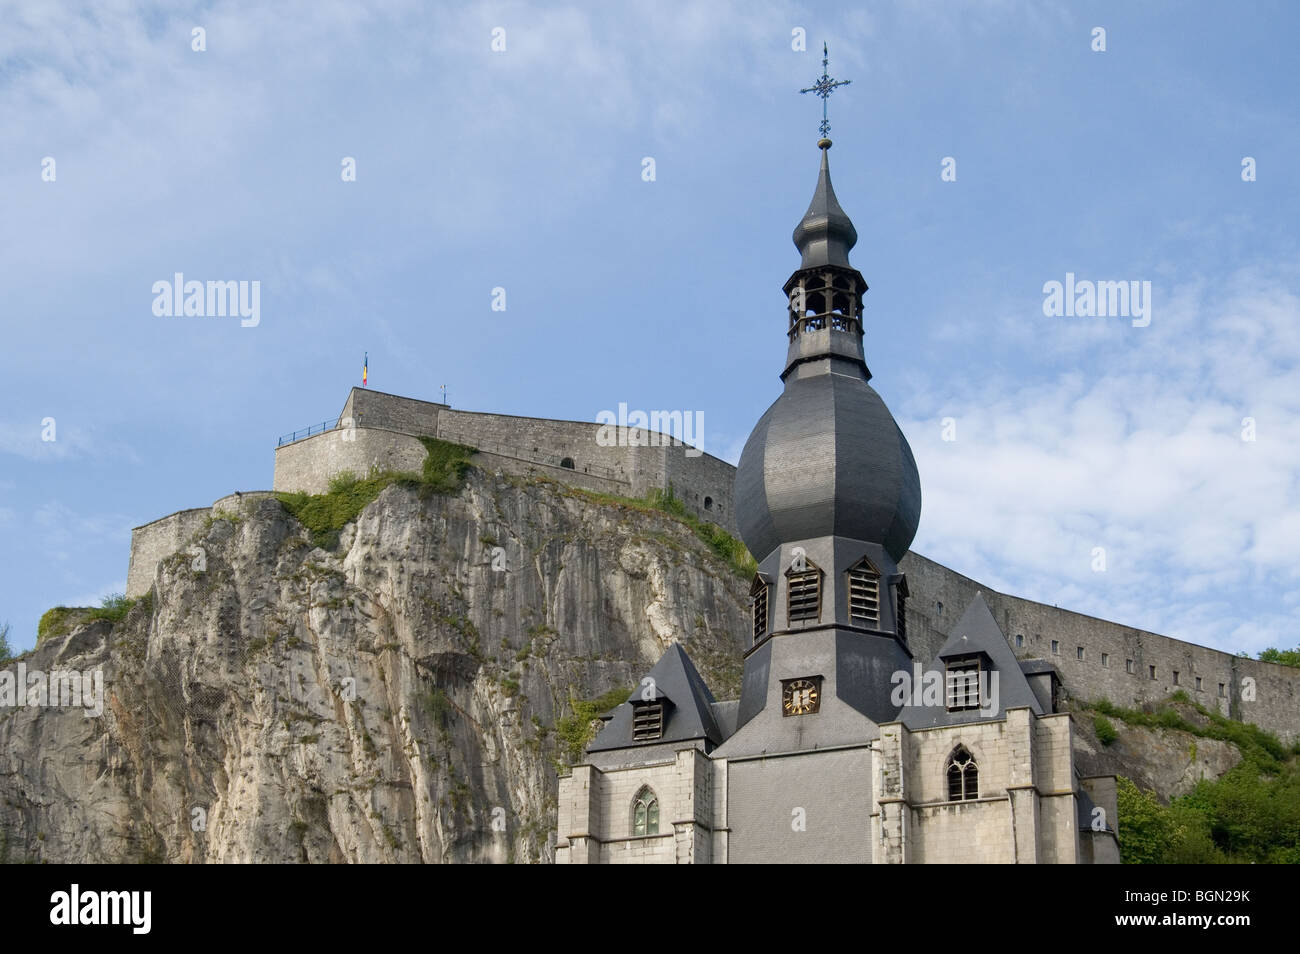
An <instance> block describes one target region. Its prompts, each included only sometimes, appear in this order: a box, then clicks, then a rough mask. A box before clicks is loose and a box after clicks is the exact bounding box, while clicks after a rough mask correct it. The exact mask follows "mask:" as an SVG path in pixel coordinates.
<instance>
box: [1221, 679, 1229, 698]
mask: <svg viewBox="0 0 1300 954" xmlns="http://www.w3.org/2000/svg"><path fill="white" fill-rule="evenodd" d="M1227 689H1228V686H1227V684H1226V683H1222V682H1221V683H1219V698H1220V699H1222V698H1223V697H1224V696H1226V695H1227V694H1228V692H1227Z"/></svg>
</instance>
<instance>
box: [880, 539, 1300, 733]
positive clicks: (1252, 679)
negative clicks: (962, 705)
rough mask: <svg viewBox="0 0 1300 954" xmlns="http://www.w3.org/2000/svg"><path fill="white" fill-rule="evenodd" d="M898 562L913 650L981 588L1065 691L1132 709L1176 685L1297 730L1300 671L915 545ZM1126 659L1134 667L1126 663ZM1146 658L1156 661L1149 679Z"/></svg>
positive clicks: (929, 651) (1270, 724)
mask: <svg viewBox="0 0 1300 954" xmlns="http://www.w3.org/2000/svg"><path fill="white" fill-rule="evenodd" d="M901 568H902V569H903V572H905V573H906V574H907V581H908V587H909V589H910V591H911V594H912V597H911V599H909V600H908V606H907V627H908V630H907V632H908V641H909V643H910V645H911V647H912V652H913V653H914V654H915V655H916V656H918V657H923V658H932V657H933V656H934V654H935V653H936V652H938V651H939V649H940V647H941V646H942V645H943V642H944V641H945V639H946V638H947V634H948V632H949V631H950V629H951V628H952V626H953V625H954V624H955V623H956V622H957V620H958V618H959V617H960V616H961V614H962V612H963V611H964V610H965V609H966V606H967V604H968V603H969V602H970V601H971V600H972V599H974V598H975V594H976V593H978V592H980V591H983V593H984V598H985V600H986V601H987V602H988V604H989V608H990V609H991V610H992V611H993V616H994V618H995V619H996V620H997V622H998V625H999V626H1001V627H1002V631H1003V633H1004V634H1005V635H1006V637H1007V641H1008V642H1009V643H1010V644H1011V646H1012V648H1013V649H1016V644H1015V640H1016V636H1017V635H1020V636H1023V637H1024V645H1023V646H1022V647H1021V648H1019V649H1016V655H1017V656H1019V657H1021V658H1026V657H1035V658H1040V659H1046V660H1048V661H1049V662H1051V663H1052V665H1054V666H1055V667H1056V669H1057V672H1058V673H1059V674H1060V677H1061V681H1062V683H1063V684H1064V689H1065V691H1066V693H1067V694H1068V695H1069V696H1072V697H1074V698H1076V699H1085V700H1092V699H1099V698H1105V699H1108V700H1110V701H1111V702H1113V703H1115V704H1116V705H1120V706H1129V707H1132V706H1141V705H1142V704H1144V703H1154V702H1158V701H1160V700H1161V699H1164V698H1166V697H1168V696H1169V695H1170V694H1171V693H1173V692H1176V691H1178V690H1180V689H1181V690H1183V691H1184V692H1186V693H1187V695H1188V697H1189V698H1190V699H1192V700H1194V701H1195V702H1198V703H1200V704H1201V705H1203V706H1205V708H1207V709H1210V710H1211V711H1214V710H1217V711H1218V712H1220V713H1222V714H1223V715H1225V716H1230V717H1231V718H1235V719H1241V720H1242V721H1245V722H1253V723H1255V724H1256V725H1258V726H1260V727H1261V728H1265V729H1267V730H1269V731H1270V732H1274V733H1276V734H1277V735H1278V737H1279V738H1281V739H1283V740H1284V741H1290V740H1292V739H1295V738H1297V737H1300V670H1297V669H1294V668H1291V667H1287V666H1279V665H1276V664H1275V663H1265V662H1260V661H1259V660H1256V659H1246V658H1242V657H1239V656H1233V655H1231V654H1230V653H1225V652H1221V651H1220V650H1217V649H1210V648H1208V647H1205V646H1196V645H1193V644H1192V643H1187V642H1183V641H1182V640H1178V639H1172V638H1170V637H1168V636H1161V635H1159V634H1157V633H1150V632H1147V631H1145V630H1140V629H1135V628H1133V627H1131V626H1122V625H1120V624H1118V623H1112V622H1109V621H1107V620H1102V619H1096V618H1095V617H1092V616H1085V615H1084V614H1082V613H1074V612H1071V611H1070V610H1064V609H1059V608H1057V607H1055V606H1048V605H1046V604H1044V603H1036V602H1034V601H1032V600H1026V599H1021V598H1020V597H1017V596H1008V595H1005V594H1002V593H998V592H996V591H995V590H991V589H989V588H988V587H984V586H981V585H980V584H979V583H976V582H975V581H974V580H971V579H970V578H968V577H965V576H962V575H961V574H960V573H956V572H954V571H952V570H949V569H948V568H947V567H944V566H941V565H940V564H938V563H935V562H933V561H931V560H927V559H926V558H925V557H922V556H919V555H918V554H915V553H909V554H908V555H907V556H906V557H904V559H903V561H902V564H901ZM1053 640H1056V641H1057V646H1056V651H1055V652H1053V647H1052V641H1053ZM1079 647H1083V658H1082V659H1080V658H1079V653H1078V650H1079ZM1103 653H1104V654H1105V655H1106V656H1107V659H1106V660H1105V662H1106V665H1103V660H1102V654H1103ZM1130 659H1131V660H1133V672H1131V673H1130V672H1128V670H1127V667H1126V661H1127V660H1130ZM1151 666H1155V667H1156V678H1155V679H1152V678H1151V674H1150V673H1151V671H1150V667H1151ZM1175 672H1177V673H1178V682H1177V684H1175V682H1174V673H1175ZM1198 676H1199V677H1200V679H1201V688H1200V689H1199V690H1198V689H1197V688H1196V678H1197V677H1198ZM1220 683H1222V684H1223V695H1220V690H1219V685H1220ZM1252 696H1253V699H1252V698H1251V697H1252Z"/></svg>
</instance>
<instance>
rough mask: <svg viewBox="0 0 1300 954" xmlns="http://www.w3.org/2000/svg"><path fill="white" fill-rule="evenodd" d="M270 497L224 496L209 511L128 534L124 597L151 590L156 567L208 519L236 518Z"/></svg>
mask: <svg viewBox="0 0 1300 954" xmlns="http://www.w3.org/2000/svg"><path fill="white" fill-rule="evenodd" d="M269 496H271V492H270V491H269V490H257V491H249V492H245V493H233V494H227V495H226V496H225V497H222V498H221V499H220V500H218V501H217V502H216V503H214V504H213V505H212V506H211V507H197V508H195V509H193V510H181V511H178V512H177V513H172V514H168V515H167V516H165V517H159V518H158V519H157V520H154V521H152V522H150V523H146V524H144V525H143V526H139V527H136V528H134V529H133V530H132V531H131V557H130V562H129V563H128V565H127V571H126V596H127V598H128V599H139V598H140V597H141V596H144V595H145V594H146V593H148V592H149V590H150V589H151V588H152V587H153V577H154V572H155V571H156V570H157V569H158V564H159V563H161V562H162V561H163V560H165V559H167V557H169V556H171V555H172V554H173V553H175V552H176V551H178V550H183V549H185V547H186V546H188V545H189V543H190V540H191V539H192V538H193V537H194V535H195V534H196V533H198V532H199V531H201V530H202V529H203V528H204V526H205V525H206V524H207V522H208V518H210V517H213V516H217V515H218V514H220V513H231V514H238V513H239V512H240V511H241V510H243V508H245V507H247V506H249V505H250V504H252V503H254V502H256V501H258V500H262V499H264V498H266V497H269Z"/></svg>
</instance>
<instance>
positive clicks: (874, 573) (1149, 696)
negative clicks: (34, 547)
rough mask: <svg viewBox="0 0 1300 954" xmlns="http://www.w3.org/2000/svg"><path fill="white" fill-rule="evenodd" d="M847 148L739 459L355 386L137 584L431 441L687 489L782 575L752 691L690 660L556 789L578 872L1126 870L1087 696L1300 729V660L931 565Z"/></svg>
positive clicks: (152, 563)
mask: <svg viewBox="0 0 1300 954" xmlns="http://www.w3.org/2000/svg"><path fill="white" fill-rule="evenodd" d="M831 145H832V144H831V141H830V140H829V139H827V138H822V139H821V140H820V141H819V143H818V147H819V150H820V169H819V171H818V176H817V181H816V187H815V191H814V195H813V198H812V202H811V204H810V205H809V207H808V210H807V212H806V213H805V215H804V216H803V218H802V219H801V220H800V222H799V223H798V225H797V226H796V228H795V231H794V235H793V239H794V244H795V246H796V248H797V249H798V251H799V253H800V262H799V265H798V267H797V268H796V269H795V271H794V272H793V274H791V276H790V277H789V279H788V280H787V281H786V283H785V285H784V286H783V291H784V293H785V296H786V301H787V308H786V327H785V331H784V335H785V344H786V356H785V360H784V364H783V365H782V368H783V370H781V379H782V381H783V382H784V391H783V393H782V395H781V396H780V397H779V398H778V399H777V401H776V402H775V403H774V404H773V405H772V406H771V408H769V410H768V411H767V412H766V413H765V414H764V415H763V417H762V418H761V419H760V420H759V421H758V423H757V424H756V425H755V427H754V430H753V432H752V434H751V436H750V439H749V441H748V443H747V444H746V446H745V449H744V451H743V453H742V455H741V458H740V462H739V465H738V466H737V467H732V466H731V465H730V464H728V463H726V462H725V461H722V460H719V459H718V458H715V457H713V456H711V455H709V454H706V453H704V452H702V451H701V450H699V449H698V448H696V447H693V446H691V445H689V444H683V443H682V442H681V441H680V440H677V439H675V438H674V437H673V436H672V435H665V434H662V433H660V432H659V431H657V430H654V429H652V428H651V424H652V421H651V419H650V417H649V416H644V420H642V419H641V418H637V417H635V416H634V415H629V414H627V413H626V409H625V408H624V409H621V410H620V415H619V417H618V418H617V419H615V420H602V421H597V422H577V421H560V420H547V419H541V418H529V417H516V416H511V415H503V414H488V413H478V412H472V411H463V410H458V409H453V408H452V407H450V406H449V405H447V404H445V403H435V402H428V401H421V400H416V399H413V398H407V397H401V396H397V395H391V394H384V393H380V392H375V391H371V390H368V389H364V388H354V389H352V391H351V392H350V393H349V395H348V396H347V399H346V401H345V402H344V405H343V407H342V408H341V410H340V412H339V415H338V417H337V418H336V419H334V420H331V421H326V422H322V424H320V425H317V426H314V427H311V428H308V429H306V430H305V431H304V432H295V433H293V434H290V435H287V436H286V437H284V438H281V440H280V441H279V443H278V445H277V447H276V450H275V470H274V478H273V482H272V489H271V490H270V491H256V492H247V493H237V494H233V495H230V496H228V497H225V498H222V499H221V500H218V501H216V502H215V504H214V505H213V506H212V507H204V508H197V509H194V510H186V511H181V512H179V513H175V514H171V515H169V516H167V517H163V518H161V519H159V520H156V521H154V522H152V523H149V524H146V525H144V526H141V527H137V528H135V530H134V531H133V533H132V544H131V557H130V566H129V571H128V583H127V596H129V597H138V596H142V595H143V594H145V593H147V592H148V591H149V590H150V588H151V586H152V585H153V582H154V579H155V575H156V573H157V570H158V566H159V563H160V562H161V561H162V560H164V559H166V558H167V557H168V556H170V555H172V554H174V553H176V552H177V551H178V550H182V549H184V548H185V546H186V545H187V542H188V541H189V540H190V539H191V538H192V536H193V535H194V534H195V533H196V532H197V531H198V530H199V529H201V527H202V526H203V524H204V522H205V521H207V520H208V518H209V517H211V516H212V515H213V514H214V513H216V512H220V511H223V510H236V509H238V508H240V507H241V506H243V505H244V504H245V503H246V502H248V501H254V500H258V499H261V498H264V497H266V496H269V495H270V494H272V493H274V492H305V493H323V492H325V491H326V490H327V489H328V488H329V484H330V481H331V479H332V478H333V477H335V476H337V475H340V474H343V473H345V472H351V473H353V474H366V473H370V472H375V471H412V470H418V469H419V468H420V466H421V462H422V461H423V459H424V457H425V454H426V448H425V446H424V444H423V443H422V441H421V438H429V437H433V438H438V439H441V440H445V441H452V442H456V443H460V444H465V445H469V446H471V447H473V448H475V449H476V454H475V458H474V460H475V463H476V464H477V465H478V466H480V467H482V468H484V469H486V470H492V471H500V472H502V473H506V474H515V475H523V476H533V477H536V476H542V477H547V478H550V479H553V480H555V481H558V482H560V483H565V484H570V485H574V486H578V487H583V488H586V489H590V490H595V491H599V492H603V493H609V494H614V495H618V496H623V497H645V496H647V495H649V494H650V493H652V492H654V491H671V492H672V493H673V494H674V495H675V496H676V497H677V498H678V499H679V500H681V501H682V502H683V504H684V505H685V507H686V508H687V510H688V512H689V513H691V514H693V515H695V516H696V517H698V518H699V519H701V520H706V521H711V522H713V523H715V524H717V525H718V526H720V527H722V528H724V529H726V530H728V531H729V532H731V533H733V534H737V535H739V536H740V538H741V539H743V541H744V542H745V544H746V546H747V547H748V549H749V552H750V553H751V554H752V555H753V556H754V558H755V559H756V560H757V561H758V570H757V573H756V574H755V575H754V578H753V580H752V584H751V587H750V598H751V605H752V619H751V623H752V627H751V630H750V631H749V632H747V633H746V641H747V642H748V645H749V648H748V649H747V650H746V651H745V652H744V656H743V662H744V673H743V681H742V687H741V691H740V695H739V698H737V699H732V700H721V701H719V700H717V699H715V698H714V696H713V694H712V692H711V690H710V688H709V687H708V685H707V684H706V683H705V680H704V679H703V678H702V677H701V675H700V673H699V671H698V670H697V669H696V667H695V665H694V663H693V662H692V661H691V658H690V656H689V654H688V651H687V649H686V647H685V646H684V645H683V642H682V641H678V642H676V643H674V644H673V645H671V646H670V647H669V649H668V650H667V652H666V653H664V655H663V656H662V658H661V659H660V660H659V661H658V663H657V664H656V665H655V666H654V667H653V668H651V669H650V670H649V671H648V672H647V673H645V674H644V677H643V678H642V679H641V680H640V682H639V685H638V687H637V688H636V689H635V690H634V691H633V692H632V693H631V695H630V696H629V697H628V699H627V700H626V701H624V702H623V703H622V704H620V705H618V706H616V707H615V708H613V709H612V710H610V711H609V712H606V713H604V714H603V715H602V716H601V718H600V720H599V726H598V732H597V733H596V735H595V737H594V739H593V740H592V741H591V742H590V744H589V745H588V746H587V748H586V751H585V754H584V757H583V759H582V760H581V762H580V764H578V765H576V766H575V767H573V769H572V771H571V772H570V773H569V774H568V775H565V776H562V777H561V778H560V779H559V804H558V830H557V832H556V842H555V844H556V860H557V862H559V863H613V862H641V863H645V862H662V863H723V864H725V863H753V862H783V863H799V862H803V863H830V862H842V863H964V862H1000V863H1065V864H1089V863H1116V862H1118V861H1119V848H1118V842H1117V839H1116V833H1115V821H1116V819H1117V808H1116V785H1115V779H1114V777H1113V776H1087V775H1085V774H1083V772H1082V771H1081V770H1080V767H1079V765H1078V764H1077V762H1076V757H1075V756H1076V749H1075V744H1074V732H1075V730H1074V726H1073V723H1072V719H1073V717H1072V715H1071V714H1070V712H1069V711H1068V708H1067V706H1066V702H1067V700H1069V699H1070V698H1075V699H1082V700H1096V699H1107V700H1110V701H1111V702H1113V703H1116V704H1119V705H1123V706H1141V705H1143V704H1147V703H1154V702H1157V701H1160V700H1163V699H1165V698H1167V697H1168V696H1169V695H1170V694H1172V693H1174V692H1176V691H1183V692H1185V693H1186V694H1187V695H1188V696H1189V697H1190V698H1191V699H1193V700H1194V701H1195V702H1197V703H1200V704H1201V705H1203V706H1205V707H1206V708H1209V709H1213V710H1217V711H1218V712H1220V713H1222V714H1223V715H1225V716H1227V717H1229V718H1233V719H1238V720H1242V721H1249V722H1253V723H1255V724H1257V725H1259V726H1261V727H1262V728H1265V729H1268V730H1270V731H1272V732H1275V733H1276V734H1277V735H1279V736H1280V737H1281V738H1283V739H1286V740H1290V739H1294V738H1295V737H1297V735H1300V707H1297V705H1296V702H1297V700H1296V690H1297V684H1300V672H1298V671H1296V670H1294V669H1288V668H1286V667H1282V666H1277V665H1274V664H1271V663H1264V662H1259V661H1256V660H1252V659H1248V658H1244V657H1236V656H1232V655H1230V654H1227V653H1223V652H1220V651H1217V650H1213V649H1209V648H1206V647H1202V646H1197V645H1193V644H1190V643H1186V642H1182V641H1179V640H1176V639H1171V638H1169V637H1165V636H1161V635H1158V634H1155V633H1149V632H1144V631H1141V630H1136V629H1134V628H1132V627H1127V626H1124V625H1121V624H1119V623H1113V622H1107V621H1104V620H1100V619H1095V618H1092V617H1088V616H1084V615H1081V614H1078V613H1072V612H1070V611H1068V610H1062V609H1058V608H1056V607H1051V606H1046V605H1044V604H1040V603H1035V602H1032V601H1029V600H1025V599H1021V598H1018V597H1015V596H1012V595H1009V594H1003V593H998V592H996V591H994V590H992V589H990V588H989V587H987V586H984V585H982V584H980V583H978V582H976V581H974V580H971V579H969V578H967V577H965V576H962V575H961V574H959V573H957V572H955V571H953V570H950V569H948V568H946V567H944V566H942V565H940V564H938V563H935V562H933V561H931V560H928V559H926V558H925V557H922V556H920V555H919V554H916V553H913V552H910V550H909V547H910V545H911V542H912V539H913V537H914V535H915V533H916V530H917V527H918V524H919V520H920V515H921V483H920V475H919V474H918V472H917V468H916V464H915V461H914V459H913V456H912V453H911V450H910V448H909V446H908V443H907V440H906V438H905V437H904V436H903V434H902V432H901V431H900V430H899V428H898V426H897V424H896V423H895V421H894V419H893V417H892V415H891V414H890V412H889V410H888V408H887V407H886V406H885V404H884V402H883V401H882V400H881V399H880V397H879V395H878V394H877V393H876V391H875V390H874V389H873V388H872V387H871V386H870V383H869V382H870V380H871V378H872V376H873V375H872V372H871V371H870V370H869V369H868V366H867V362H866V352H865V349H864V343H863V342H864V328H863V300H864V294H865V293H866V292H867V283H866V281H865V279H864V277H863V275H862V274H861V273H860V272H859V271H857V269H855V268H854V267H853V265H852V264H851V263H850V261H849V257H848V256H849V252H850V250H851V249H852V248H853V247H854V245H855V244H856V243H857V239H858V236H857V232H856V229H855V228H854V226H853V223H852V222H851V221H850V219H849V217H848V215H847V214H846V213H845V212H844V210H843V209H842V208H841V206H840V204H839V201H838V199H837V197H836V195H835V192H834V189H833V188H832V185H831V177H830V165H829V153H830V149H831ZM773 339H774V342H775V340H776V338H775V334H774V335H773ZM660 420H661V421H662V420H663V418H661V419H660ZM614 425H617V427H618V429H619V430H620V433H622V429H624V428H627V429H629V430H628V431H627V433H626V434H622V438H626V439H615V440H610V436H611V433H610V432H611V430H612V429H613V427H614ZM638 425H643V426H638ZM661 426H662V425H661ZM679 433H680V432H679ZM683 436H684V435H683ZM972 506H978V502H977V501H973V502H972ZM685 636H686V634H683V637H682V639H683V641H684V640H685ZM900 676H901V678H900ZM927 687H928V689H929V691H926V690H927Z"/></svg>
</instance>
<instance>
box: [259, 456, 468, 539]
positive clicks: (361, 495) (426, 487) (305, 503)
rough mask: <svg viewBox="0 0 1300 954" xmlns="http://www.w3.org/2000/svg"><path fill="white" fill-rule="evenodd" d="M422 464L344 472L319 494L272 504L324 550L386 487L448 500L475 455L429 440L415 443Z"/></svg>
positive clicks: (286, 496)
mask: <svg viewBox="0 0 1300 954" xmlns="http://www.w3.org/2000/svg"><path fill="white" fill-rule="evenodd" d="M420 443H422V444H423V445H424V449H425V457H424V464H423V465H422V467H421V470H420V473H418V474H417V473H415V472H413V471H391V470H385V471H380V470H376V471H374V472H372V473H371V474H369V475H368V476H366V477H358V476H357V475H356V474H354V473H352V472H351V471H344V472H343V473H340V474H338V475H336V476H335V477H333V478H332V479H331V480H330V482H329V490H328V491H327V492H326V493H323V494H305V493H278V494H276V495H275V496H276V499H278V500H279V501H280V503H281V504H283V505H284V508H285V509H286V510H288V511H289V512H290V513H291V514H293V515H294V517H295V518H296V519H297V520H298V522H299V523H301V524H302V525H303V526H304V527H306V528H307V529H308V530H309V531H311V535H312V543H313V544H315V545H316V546H318V547H320V548H321V549H324V550H333V549H334V548H335V547H337V546H338V542H339V531H341V530H342V529H343V528H344V527H345V526H346V525H347V524H349V523H351V522H352V521H353V520H355V519H357V517H358V516H359V515H360V514H361V511H363V510H365V509H366V507H367V505H369V504H370V502H371V501H373V500H374V499H375V498H376V497H378V496H379V495H380V493H382V492H383V490H384V488H385V487H387V486H388V485H389V484H398V485H400V486H403V487H409V488H411V489H412V490H415V491H416V492H417V493H418V494H419V495H420V497H421V499H427V498H428V497H430V496H432V495H433V494H450V493H455V492H456V491H457V490H459V489H460V487H461V484H462V483H463V482H464V480H465V474H466V472H468V470H469V468H470V467H471V466H472V465H471V463H470V458H471V456H472V455H473V454H474V452H475V449H474V448H473V447H468V446H466V445H464V444H453V443H451V442H450V441H440V440H438V439H437V438H433V437H421V438H420Z"/></svg>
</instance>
